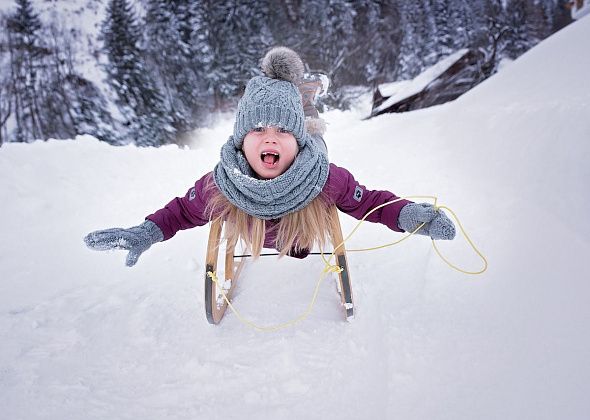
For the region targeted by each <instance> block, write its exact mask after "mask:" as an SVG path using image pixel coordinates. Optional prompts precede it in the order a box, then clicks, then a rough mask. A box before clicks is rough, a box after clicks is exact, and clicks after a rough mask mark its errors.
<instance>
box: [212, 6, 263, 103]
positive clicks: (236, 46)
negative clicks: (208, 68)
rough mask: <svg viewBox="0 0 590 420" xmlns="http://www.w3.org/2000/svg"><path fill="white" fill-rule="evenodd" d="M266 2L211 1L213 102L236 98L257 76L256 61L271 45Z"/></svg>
mask: <svg viewBox="0 0 590 420" xmlns="http://www.w3.org/2000/svg"><path fill="white" fill-rule="evenodd" d="M268 15H269V5H268V3H267V1H258V0H225V1H216V2H212V4H211V8H210V17H211V19H212V22H213V25H212V27H211V29H212V32H213V33H212V36H211V37H210V39H212V40H214V42H213V44H212V47H213V51H214V55H215V57H216V59H217V65H216V69H217V71H216V72H215V78H216V80H215V85H214V86H213V89H214V95H215V97H216V102H217V103H218V104H222V103H223V102H224V101H226V100H227V99H230V100H231V99H233V98H236V97H237V96H238V95H239V94H240V93H241V91H242V89H243V88H244V86H245V85H246V83H247V81H248V80H249V79H250V78H251V77H252V76H254V75H255V74H259V73H260V70H259V69H258V60H259V59H260V57H261V55H262V54H264V52H266V50H267V49H268V48H269V47H270V46H271V45H272V44H273V37H272V34H271V32H270V30H269V27H268V24H267V19H265V18H264V16H268Z"/></svg>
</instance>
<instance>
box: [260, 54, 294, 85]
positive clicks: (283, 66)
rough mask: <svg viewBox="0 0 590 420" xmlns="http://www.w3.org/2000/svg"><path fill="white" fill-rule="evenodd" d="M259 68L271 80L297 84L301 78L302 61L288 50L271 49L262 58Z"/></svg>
mask: <svg viewBox="0 0 590 420" xmlns="http://www.w3.org/2000/svg"><path fill="white" fill-rule="evenodd" d="M260 68H261V69H262V71H263V72H264V74H265V75H266V76H267V77H270V78H271V79H281V80H286V81H288V82H291V83H295V84H297V83H298V82H299V81H300V80H301V79H302V78H303V72H304V67H303V61H301V57H299V55H298V54H297V53H296V52H295V51H293V50H292V49H290V48H287V47H275V48H272V49H271V50H270V51H269V52H267V53H266V55H265V56H264V57H263V58H262V61H261V62H260Z"/></svg>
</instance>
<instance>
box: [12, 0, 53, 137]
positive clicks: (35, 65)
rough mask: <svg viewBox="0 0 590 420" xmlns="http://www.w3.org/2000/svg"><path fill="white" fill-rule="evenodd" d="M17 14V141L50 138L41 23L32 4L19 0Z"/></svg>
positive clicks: (14, 82) (14, 87) (14, 91)
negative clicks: (41, 96)
mask: <svg viewBox="0 0 590 420" xmlns="http://www.w3.org/2000/svg"><path fill="white" fill-rule="evenodd" d="M16 4H17V8H16V12H15V13H14V14H13V15H12V16H10V17H9V18H8V21H7V28H6V29H7V34H8V49H9V54H10V74H11V89H10V91H11V93H12V95H13V101H14V102H13V103H14V115H15V120H16V137H15V140H16V141H20V142H23V141H29V140H34V139H43V138H46V133H45V127H44V125H43V120H42V119H41V115H40V114H41V112H40V110H41V108H40V106H39V102H38V93H39V89H40V85H41V81H40V80H39V72H40V71H41V70H42V68H43V66H44V64H43V57H44V56H46V55H47V54H48V51H47V49H46V48H45V46H44V45H43V39H42V37H41V36H40V31H41V21H40V19H39V16H38V15H37V13H36V12H35V11H34V10H33V7H32V5H31V2H30V1H29V0H16Z"/></svg>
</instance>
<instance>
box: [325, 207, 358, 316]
mask: <svg viewBox="0 0 590 420" xmlns="http://www.w3.org/2000/svg"><path fill="white" fill-rule="evenodd" d="M330 211H331V212H332V215H331V216H332V217H331V219H332V226H331V239H332V245H333V246H334V249H335V250H336V252H335V254H334V257H335V258H336V264H337V265H338V266H339V267H340V268H341V269H342V271H341V272H340V273H338V281H339V283H340V299H341V301H342V306H343V307H344V313H345V316H346V319H347V320H350V319H352V318H353V317H354V301H353V298H352V285H351V282H350V272H349V270H348V260H347V259H346V248H345V244H342V242H343V241H344V238H343V236H342V227H341V226H340V218H339V217H338V209H337V208H336V206H332V208H331V209H330ZM340 244H342V246H340V247H339V248H338V249H336V247H337V246H339V245H340Z"/></svg>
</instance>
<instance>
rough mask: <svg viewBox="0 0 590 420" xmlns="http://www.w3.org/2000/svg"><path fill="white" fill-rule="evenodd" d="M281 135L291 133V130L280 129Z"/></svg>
mask: <svg viewBox="0 0 590 420" xmlns="http://www.w3.org/2000/svg"><path fill="white" fill-rule="evenodd" d="M279 133H289V130H286V129H284V128H279Z"/></svg>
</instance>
